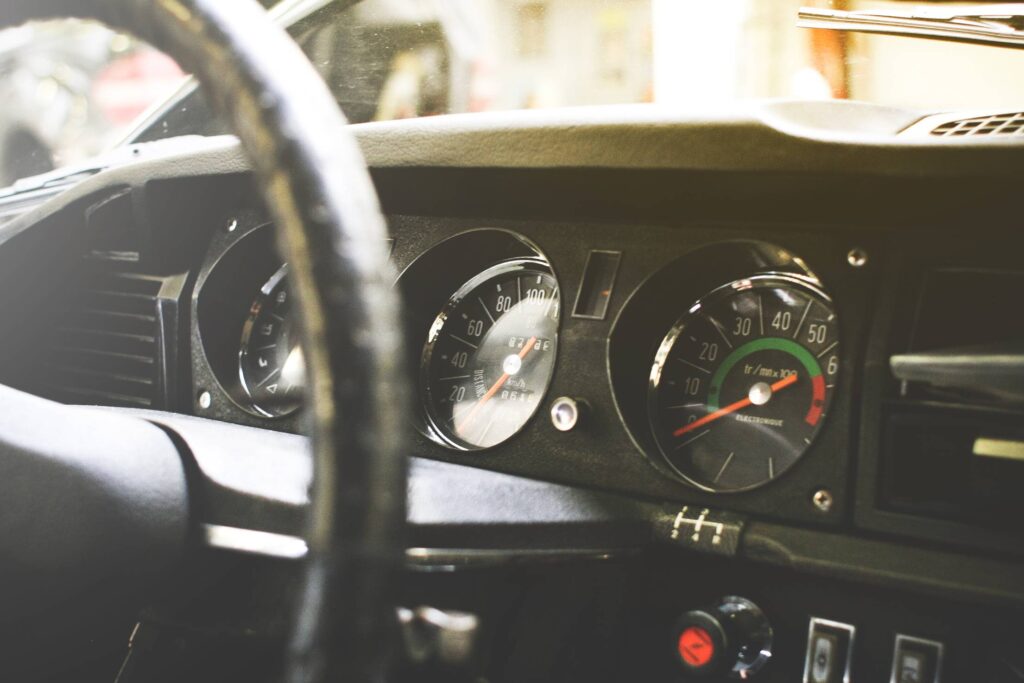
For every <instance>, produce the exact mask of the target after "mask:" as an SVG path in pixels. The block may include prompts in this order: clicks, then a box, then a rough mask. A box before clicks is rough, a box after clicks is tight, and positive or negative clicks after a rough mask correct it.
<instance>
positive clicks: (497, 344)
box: [421, 259, 560, 450]
mask: <svg viewBox="0 0 1024 683" xmlns="http://www.w3.org/2000/svg"><path fill="white" fill-rule="evenodd" d="M559 307H560V304H559V294H558V285H557V283H556V281H555V278H554V277H553V276H552V275H551V272H550V270H549V269H548V267H547V265H546V264H544V263H542V262H540V261H536V260H533V259H521V260H515V261H508V262H505V263H501V264H498V265H497V266H494V267H492V268H490V269H488V270H486V271H484V272H483V273H481V274H480V275H478V276H477V277H475V278H473V279H472V280H470V281H469V282H467V283H466V284H465V285H464V286H463V287H462V288H460V289H459V291H458V292H456V293H455V295H454V296H452V297H451V299H450V300H449V302H448V304H447V305H446V306H445V307H444V309H443V310H442V311H441V313H440V314H439V315H438V316H437V318H436V319H435V321H434V324H433V325H432V326H431V329H430V332H429V335H428V339H427V343H426V346H425V348H424V352H423V360H422V369H421V385H422V395H423V402H424V408H425V412H426V415H427V421H428V426H429V431H430V433H431V436H433V437H434V438H437V439H438V440H440V441H441V442H443V443H444V444H446V445H449V446H452V447H454V448H458V449H461V450H478V449H483V448H489V447H492V446H495V445H497V444H500V443H502V442H504V441H505V440H507V439H508V438H510V437H511V436H513V435H514V434H516V433H517V432H519V431H520V430H521V429H522V428H523V427H524V426H525V425H526V423H527V422H528V421H529V420H530V418H531V417H532V416H533V415H534V413H535V412H536V411H537V409H538V407H539V406H540V404H541V401H542V400H543V398H544V394H545V392H546V391H547V387H548V384H549V382H550V380H551V376H552V373H553V372H554V364H555V355H556V351H557V346H558V317H559Z"/></svg>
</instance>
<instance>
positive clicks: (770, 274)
mask: <svg viewBox="0 0 1024 683" xmlns="http://www.w3.org/2000/svg"><path fill="white" fill-rule="evenodd" d="M771 286H782V287H787V288H793V289H796V290H798V291H803V292H805V293H806V294H808V295H810V296H812V297H814V298H817V299H819V300H820V301H821V302H822V303H824V304H825V305H827V306H828V307H829V309H830V310H832V311H833V312H834V313H835V315H836V317H837V319H838V313H837V312H836V311H835V302H834V301H833V300H832V298H831V297H830V296H829V295H828V294H827V293H826V292H825V291H824V289H823V288H822V287H821V283H820V282H819V281H818V280H817V278H815V277H812V276H807V275H801V274H796V273H788V272H777V271H766V272H763V273H758V274H756V275H752V276H750V277H747V278H740V279H737V280H733V281H731V282H728V283H725V284H723V285H720V286H718V287H715V288H714V289H712V290H711V291H709V292H708V293H706V294H705V295H703V296H701V297H700V298H698V299H697V300H696V301H694V303H693V304H692V305H691V306H689V307H688V308H687V309H686V311H685V312H684V313H682V314H681V315H680V316H679V317H678V318H677V319H676V320H675V322H674V323H673V324H672V326H671V327H670V328H669V331H668V332H667V333H666V334H665V336H664V337H663V338H662V340H661V342H660V343H659V344H658V348H657V351H656V353H655V355H654V360H653V362H652V364H651V368H650V374H649V376H648V379H647V396H646V414H647V428H648V430H649V433H650V435H651V438H652V442H653V445H654V447H655V449H656V453H655V454H653V455H654V456H655V457H653V458H650V459H651V461H652V462H654V463H655V464H656V466H657V467H658V469H659V470H661V471H663V472H665V473H666V474H668V475H669V476H671V477H673V478H675V479H677V480H679V481H682V482H683V483H685V484H687V485H689V486H692V487H694V488H696V489H699V490H701V491H705V492H707V493H715V494H737V493H744V492H748V491H752V490H755V489H759V488H762V487H764V486H767V485H769V484H771V483H773V482H776V481H778V480H779V479H780V478H782V477H783V476H785V474H786V472H788V471H789V470H790V469H792V468H793V467H794V466H795V465H796V464H797V463H798V462H799V461H800V460H802V459H803V457H804V456H806V455H807V453H808V451H810V449H811V448H813V446H814V444H815V443H816V442H817V440H818V437H819V436H820V435H821V432H822V430H823V428H824V426H825V424H826V422H827V420H826V419H825V418H826V417H827V415H823V416H822V420H821V422H820V423H819V424H818V425H817V426H816V427H815V429H814V432H813V435H812V436H811V437H810V443H808V444H807V445H806V446H805V447H804V448H803V449H802V450H801V452H800V454H799V455H798V456H797V457H796V459H795V460H794V462H793V463H791V464H790V465H789V466H788V467H787V468H785V469H782V470H780V471H779V472H778V473H776V474H775V475H774V476H772V477H771V478H768V479H766V480H764V481H761V482H758V483H756V484H754V485H752V486H746V487H741V488H728V489H725V488H716V487H714V486H709V485H707V484H706V483H703V482H701V481H697V480H695V479H694V478H693V477H691V476H689V475H687V474H686V473H685V472H683V471H681V470H680V469H679V468H678V467H677V466H676V465H675V464H673V462H672V460H671V458H670V457H669V456H668V455H667V454H666V453H665V450H664V447H663V445H662V443H661V440H660V439H659V438H658V436H657V435H658V432H659V429H660V428H661V427H662V425H661V424H660V422H659V421H660V419H661V418H660V415H659V405H658V391H659V387H660V382H661V379H662V374H663V372H664V369H665V364H666V362H667V360H668V359H669V358H670V357H672V352H673V350H674V348H675V345H676V342H677V341H678V339H679V337H680V336H681V335H682V333H683V332H684V331H685V330H686V325H687V322H688V321H689V320H691V319H692V316H693V315H695V314H696V313H698V312H699V311H700V310H701V309H703V308H706V307H708V306H709V305H711V304H713V303H715V302H717V301H719V300H720V299H722V298H725V297H728V296H732V295H734V294H735V293H737V292H741V291H746V290H750V289H755V288H762V287H771ZM798 331H799V328H798ZM835 349H836V350H837V353H838V352H839V351H840V350H841V349H842V340H841V339H839V340H837V342H836V345H835ZM841 365H842V361H840V362H839V366H838V367H837V372H836V376H835V378H834V379H833V380H832V385H831V386H830V388H829V392H830V393H829V397H830V398H829V400H830V401H831V399H832V397H834V396H835V395H836V391H837V388H838V384H839V376H840V374H841V373H840V372H839V369H840V368H841Z"/></svg>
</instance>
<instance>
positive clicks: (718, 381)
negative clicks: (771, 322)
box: [707, 337, 825, 425]
mask: <svg viewBox="0 0 1024 683" xmlns="http://www.w3.org/2000/svg"><path fill="white" fill-rule="evenodd" d="M758 351H782V352H783V353H788V354H789V355H791V356H793V357H794V358H796V359H797V360H798V361H800V364H801V365H803V366H804V368H805V369H806V370H807V376H808V377H809V378H810V380H811V389H812V392H813V397H812V404H811V408H810V410H809V411H808V412H807V416H806V418H805V419H806V421H807V423H808V424H812V425H813V424H816V423H817V422H818V418H820V417H821V405H822V403H823V402H824V401H825V378H824V377H823V376H822V373H821V365H819V364H818V360H817V359H816V358H815V357H814V356H813V355H812V354H811V352H810V351H808V350H807V349H805V348H804V347H803V346H800V345H799V344H797V343H796V342H795V341H792V340H789V339H782V338H780V337H765V338H762V339H755V340H754V341H752V342H747V343H746V344H744V345H743V346H740V347H738V348H736V349H734V350H733V351H732V353H730V354H729V355H728V356H726V358H725V360H723V361H722V364H721V365H719V366H718V369H717V370H715V374H714V375H712V376H711V388H710V391H708V401H707V405H708V412H709V413H713V412H715V411H716V410H718V409H719V407H720V405H719V403H720V402H721V400H720V394H721V391H722V382H723V381H725V378H726V377H727V376H728V374H729V372H730V371H731V370H732V369H733V367H734V366H735V365H736V364H737V363H739V362H740V361H741V360H743V359H744V358H746V357H747V356H749V355H750V354H752V353H757V352H758Z"/></svg>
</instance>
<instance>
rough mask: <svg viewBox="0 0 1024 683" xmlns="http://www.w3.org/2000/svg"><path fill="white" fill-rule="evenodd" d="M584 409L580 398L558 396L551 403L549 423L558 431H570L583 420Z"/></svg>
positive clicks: (584, 405)
mask: <svg viewBox="0 0 1024 683" xmlns="http://www.w3.org/2000/svg"><path fill="white" fill-rule="evenodd" d="M586 409H587V404H586V403H585V402H584V401H582V400H580V399H575V398H571V397H569V396H559V397H558V398H556V399H555V400H554V401H553V402H552V403H551V424H552V425H554V427H555V429H557V430H558V431H560V432H570V431H572V430H573V429H575V428H576V427H577V426H579V424H580V422H582V421H583V418H584V415H585V414H586Z"/></svg>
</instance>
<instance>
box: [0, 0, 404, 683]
mask: <svg viewBox="0 0 1024 683" xmlns="http://www.w3.org/2000/svg"><path fill="white" fill-rule="evenodd" d="M59 17H78V18H84V19H96V20H99V21H101V22H103V23H105V24H107V25H108V26H110V27H112V28H115V29H118V30H124V31H126V32H129V33H132V34H134V35H136V36H138V37H139V38H142V39H144V40H146V41H148V42H149V43H151V44H153V45H155V46H156V47H158V48H160V49H162V50H163V51H165V52H166V53H168V54H169V55H170V56H171V57H173V58H175V59H176V60H177V61H178V62H179V63H180V64H181V65H182V67H184V68H185V69H186V70H189V71H191V72H192V73H194V74H195V75H196V77H197V79H198V81H199V82H200V84H201V86H202V87H203V88H204V90H205V93H206V95H207V98H208V99H209V101H210V103H211V105H212V107H213V109H214V111H215V112H216V113H217V114H219V115H220V116H221V117H223V118H224V119H225V120H227V121H229V122H230V123H231V124H232V126H233V129H234V130H235V131H236V133H237V135H238V137H239V139H240V141H241V144H242V147H243V148H244V150H245V151H246V153H247V155H248V158H249V159H250V162H251V164H252V167H253V171H254V174H255V177H256V179H257V181H258V183H259V186H260V188H261V190H262V193H263V196H264V198H265V201H266V203H267V205H268V208H269V210H270V213H271V216H272V217H273V219H274V221H275V224H276V226H277V231H278V232H277V234H278V243H279V248H280V250H281V252H282V254H283V256H284V257H285V259H286V260H287V261H288V262H289V263H290V265H291V271H290V275H289V280H290V283H289V284H290V287H291V289H292V291H293V293H294V297H295V299H296V300H297V306H296V308H295V310H296V311H297V313H298V316H297V324H298V328H299V331H300V337H301V341H302V348H303V352H304V355H305V361H306V364H307V370H308V376H309V387H308V392H307V406H308V408H307V414H308V420H309V427H308V428H309V430H310V431H311V433H312V437H313V450H314V460H315V464H314V483H313V491H312V496H311V498H312V506H311V518H310V527H309V533H308V543H309V557H308V560H307V567H306V574H305V582H304V586H303V591H302V594H301V597H300V599H299V605H298V610H297V618H296V621H295V626H294V630H293V633H292V638H291V644H290V647H289V656H288V662H287V678H288V680H290V681H323V680H345V681H370V680H379V679H380V678H381V676H382V672H383V667H384V662H385V659H386V655H387V650H388V643H389V642H390V638H389V635H390V633H391V631H392V628H393V627H392V623H393V604H394V602H393V595H392V590H391V589H392V585H393V582H394V579H395V576H396V574H397V572H398V571H399V567H400V563H401V557H402V550H403V543H402V540H403V534H402V530H403V527H404V524H405V485H406V480H405V462H404V458H403V456H402V453H401V451H400V443H399V439H400V432H401V430H400V429H395V428H394V425H396V424H400V423H401V414H402V412H403V411H402V409H403V407H404V404H405V398H406V391H405V388H404V387H405V384H404V382H403V381H402V380H403V379H404V373H403V371H402V359H403V357H404V356H403V354H402V352H401V334H400V326H399V314H398V301H397V294H396V291H395V290H394V289H393V288H392V283H393V281H394V277H393V273H392V271H391V269H390V266H389V265H388V258H387V252H386V226H385V223H384V219H383V217H382V214H381V211H380V207H379V205H378V202H377V198H376V194H375V191H374V188H373V184H372V182H371V179H370V177H369V173H368V172H367V169H366V164H365V162H364V160H363V158H362V155H361V153H360V151H359V149H358V147H357V145H356V144H355V142H354V140H353V138H352V136H351V135H349V134H348V133H347V132H346V130H345V124H346V121H345V119H344V116H343V115H342V113H341V111H340V110H339V109H338V106H337V104H336V103H335V101H334V99H333V97H332V96H331V94H330V92H329V91H328V89H327V87H326V85H325V84H324V83H323V81H322V79H321V78H320V77H319V75H318V74H317V73H316V71H315V70H314V68H313V67H312V65H311V64H310V63H309V61H308V60H307V59H306V57H305V56H304V55H303V54H302V52H301V50H300V49H299V48H298V46H297V45H296V44H295V43H294V42H293V41H292V40H291V38H290V37H289V36H288V35H287V33H286V32H285V31H284V30H283V29H281V28H279V27H277V26H275V25H274V24H273V23H272V22H271V20H270V19H269V18H268V17H267V15H266V13H265V12H264V10H263V9H262V8H261V7H260V6H259V5H258V4H257V3H256V1H255V0H232V1H231V2H226V1H225V0H11V1H9V2H8V3H6V6H5V7H4V8H3V9H0V27H3V26H10V25H16V24H20V23H22V22H24V21H28V20H32V19H48V18H59Z"/></svg>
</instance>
